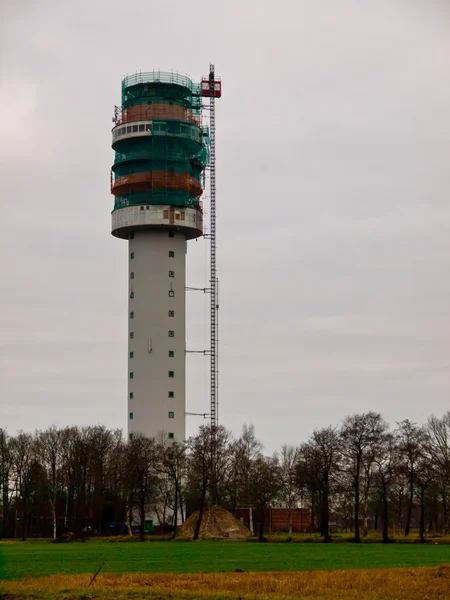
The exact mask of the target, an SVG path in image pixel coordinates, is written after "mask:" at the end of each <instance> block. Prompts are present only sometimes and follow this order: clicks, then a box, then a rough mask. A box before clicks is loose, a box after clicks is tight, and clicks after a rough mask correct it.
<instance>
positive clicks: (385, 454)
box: [374, 433, 400, 543]
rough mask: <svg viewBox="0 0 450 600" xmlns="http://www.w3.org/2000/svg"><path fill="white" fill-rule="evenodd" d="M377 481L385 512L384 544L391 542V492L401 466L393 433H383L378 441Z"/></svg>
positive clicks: (376, 453) (375, 462)
mask: <svg viewBox="0 0 450 600" xmlns="http://www.w3.org/2000/svg"><path fill="white" fill-rule="evenodd" d="M374 464H375V468H376V480H377V484H378V487H379V493H380V498H381V506H382V511H383V529H382V536H383V542H384V543H388V542H389V541H390V540H389V491H390V488H391V485H392V483H393V481H394V478H395V476H396V474H397V472H398V467H399V464H400V454H399V448H398V446H397V445H396V443H395V437H394V435H393V434H392V433H383V434H381V436H380V438H378V440H377V446H376V452H375V453H374Z"/></svg>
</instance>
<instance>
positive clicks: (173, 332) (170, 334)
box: [169, 329, 175, 337]
mask: <svg viewBox="0 0 450 600" xmlns="http://www.w3.org/2000/svg"><path fill="white" fill-rule="evenodd" d="M169 337H175V331H174V330H173V329H169Z"/></svg>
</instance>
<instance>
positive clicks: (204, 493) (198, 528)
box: [192, 484, 206, 540]
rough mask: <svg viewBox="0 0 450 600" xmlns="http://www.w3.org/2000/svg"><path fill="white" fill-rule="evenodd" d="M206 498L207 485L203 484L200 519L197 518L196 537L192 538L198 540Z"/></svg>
mask: <svg viewBox="0 0 450 600" xmlns="http://www.w3.org/2000/svg"><path fill="white" fill-rule="evenodd" d="M205 498H206V485H205V484H203V487H202V496H201V499H200V508H199V510H198V519H197V523H196V524H195V530H194V537H193V538H192V539H194V540H198V536H199V535H200V527H201V525H202V519H203V507H204V504H205Z"/></svg>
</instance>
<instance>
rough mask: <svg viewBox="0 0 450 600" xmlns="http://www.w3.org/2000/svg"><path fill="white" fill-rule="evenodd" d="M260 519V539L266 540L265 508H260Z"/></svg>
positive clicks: (261, 540)
mask: <svg viewBox="0 0 450 600" xmlns="http://www.w3.org/2000/svg"><path fill="white" fill-rule="evenodd" d="M260 515H261V516H260V520H259V541H260V542H263V541H264V508H261V510H260Z"/></svg>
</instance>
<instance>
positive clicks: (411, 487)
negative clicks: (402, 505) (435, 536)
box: [405, 476, 414, 537]
mask: <svg viewBox="0 0 450 600" xmlns="http://www.w3.org/2000/svg"><path fill="white" fill-rule="evenodd" d="M413 498H414V479H413V477H412V476H411V478H410V480H409V497H408V509H407V511H406V524H405V537H407V536H408V535H409V531H410V528H411V514H412V505H413Z"/></svg>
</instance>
